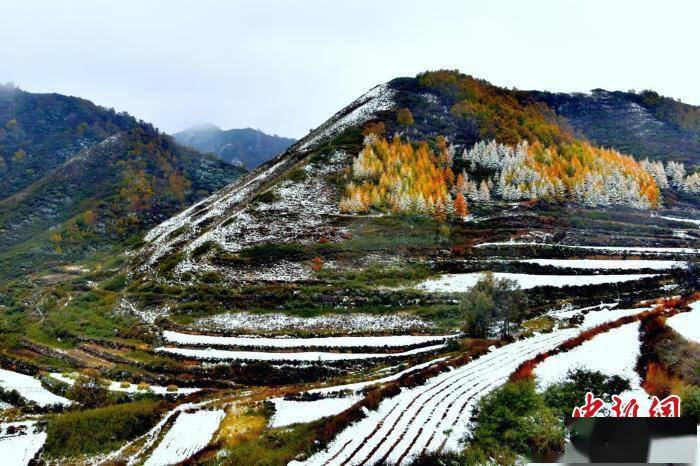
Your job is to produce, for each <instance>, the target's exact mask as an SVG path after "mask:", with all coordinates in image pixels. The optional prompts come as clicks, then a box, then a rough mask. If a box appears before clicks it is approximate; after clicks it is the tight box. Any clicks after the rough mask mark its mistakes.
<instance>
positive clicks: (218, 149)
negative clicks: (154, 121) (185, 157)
mask: <svg viewBox="0 0 700 466" xmlns="http://www.w3.org/2000/svg"><path fill="white" fill-rule="evenodd" d="M174 137H175V139H176V140H177V141H178V142H179V143H180V144H184V145H186V146H189V147H192V148H194V149H197V150H200V151H202V152H210V153H212V154H215V155H217V156H219V157H220V158H222V159H223V160H225V161H227V162H229V163H234V164H242V165H243V166H245V167H247V168H255V167H257V166H258V165H260V164H262V163H263V162H265V161H267V160H269V159H270V158H272V157H274V156H275V155H277V154H279V153H280V152H282V151H284V150H285V149H286V148H287V147H289V146H290V145H292V144H293V143H294V142H295V140H294V139H291V138H284V137H280V136H276V135H269V134H265V133H263V132H262V131H260V130H259V129H253V128H241V129H229V130H223V129H221V128H219V127H218V126H216V125H213V124H211V123H204V124H199V125H196V126H192V127H190V128H188V129H186V130H184V131H180V132H179V133H175V134H174Z"/></svg>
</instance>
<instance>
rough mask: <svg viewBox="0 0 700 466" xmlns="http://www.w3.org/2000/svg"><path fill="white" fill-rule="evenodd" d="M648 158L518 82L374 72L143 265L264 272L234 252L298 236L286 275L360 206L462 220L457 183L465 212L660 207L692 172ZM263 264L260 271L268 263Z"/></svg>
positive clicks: (150, 250) (164, 229)
mask: <svg viewBox="0 0 700 466" xmlns="http://www.w3.org/2000/svg"><path fill="white" fill-rule="evenodd" d="M395 133H398V134H400V135H402V136H400V137H401V138H402V139H403V140H405V141H412V142H411V143H399V142H398V139H397V137H396V136H394V141H393V142H392V143H391V144H392V145H389V143H388V142H387V141H388V140H390V139H391V136H390V135H392V134H395ZM368 141H369V142H368ZM421 141H422V142H421ZM491 141H492V142H491ZM528 142H529V144H528ZM654 143H655V141H654V140H653V138H652V139H650V140H649V141H648V146H649V147H651V146H653V144H654ZM363 147H364V149H363ZM415 147H418V148H419V149H420V150H418V151H417V152H414V148H415ZM382 154H385V155H382ZM645 167H650V165H649V166H648V165H644V164H639V163H638V161H637V160H635V159H634V158H633V157H631V156H628V155H624V154H621V153H618V152H616V151H615V150H614V149H612V150H607V149H601V148H598V147H596V146H593V145H592V144H590V143H589V142H588V140H587V139H583V138H581V137H580V136H577V133H576V131H575V130H574V129H572V125H571V123H570V122H569V121H568V120H567V119H565V118H563V117H561V116H559V115H557V114H556V112H555V111H554V110H553V109H552V108H550V107H548V106H546V105H544V104H543V103H541V102H540V101H538V100H535V99H533V98H531V97H528V96H524V94H523V93H521V92H518V91H510V90H506V89H501V88H497V87H495V86H492V85H490V84H489V83H487V82H485V81H481V80H477V79H474V78H471V77H469V76H465V75H460V74H458V73H456V72H450V71H438V72H431V73H425V74H422V75H419V76H418V77H417V78H400V79H396V80H394V81H391V82H390V83H388V84H385V85H381V86H377V87H376V88H374V89H372V90H371V91H370V92H368V93H367V94H365V95H364V96H363V97H361V98H360V99H358V100H357V101H355V102H354V103H353V104H351V105H350V106H348V107H347V108H345V109H343V110H342V111H340V112H338V113H337V114H336V115H334V116H333V117H332V118H331V119H329V120H328V121H327V122H326V123H324V124H323V125H321V126H320V127H319V128H318V129H316V130H315V131H314V132H312V133H311V134H309V135H308V136H306V137H305V138H303V139H302V140H300V141H299V142H298V143H296V144H295V145H293V146H292V147H291V148H289V149H288V150H287V151H286V152H285V153H284V154H282V155H280V156H279V157H277V158H276V159H274V160H272V161H270V162H268V163H267V164H265V165H263V166H262V167H261V168H259V169H258V170H256V171H255V172H253V173H251V174H250V175H248V176H246V177H244V178H241V179H240V180H239V181H237V182H235V183H233V184H232V185H230V186H228V187H227V188H225V189H223V190H222V191H221V192H219V193H217V194H216V195H215V196H213V197H211V198H209V199H207V200H205V201H203V202H201V203H199V204H197V205H195V206H193V207H191V208H190V209H188V210H187V211H185V212H183V213H182V214H180V215H178V216H176V217H174V218H173V219H171V220H168V221H167V222H165V223H163V224H162V225H160V226H158V227H157V228H155V229H154V230H152V231H151V232H150V233H149V234H148V235H147V236H146V239H147V241H149V243H150V244H149V245H147V246H146V248H145V250H144V252H145V254H144V255H143V256H139V257H140V258H144V257H145V258H148V259H147V262H146V264H145V265H142V266H145V267H146V268H150V267H152V266H154V265H156V264H158V263H162V262H165V263H167V264H168V265H169V266H170V267H174V266H177V267H176V269H175V270H176V271H177V273H178V274H181V273H187V276H190V275H191V274H190V272H195V275H197V273H198V272H204V271H208V272H212V273H213V272H214V271H216V272H219V273H222V274H223V276H224V277H225V278H226V279H228V280H234V281H235V280H240V279H241V277H248V276H256V275H255V273H253V275H251V271H250V270H248V267H249V265H250V261H249V260H244V259H243V258H240V259H234V258H235V257H238V256H237V255H238V254H240V253H242V254H247V253H246V251H247V250H248V248H254V247H257V246H261V247H262V245H267V244H269V243H275V244H279V243H287V244H291V245H295V244H301V245H306V246H307V252H305V253H303V254H298V253H296V252H294V253H293V252H289V253H281V254H280V257H277V258H276V259H277V260H278V261H279V262H276V264H277V265H278V266H279V267H283V268H284V270H281V269H280V271H279V272H280V275H279V276H280V277H289V276H290V274H291V276H292V277H294V276H296V277H298V278H303V277H306V276H309V271H308V270H307V268H306V266H305V265H303V264H304V261H308V260H310V259H311V258H312V257H313V253H312V252H309V251H310V249H309V248H308V246H309V245H314V244H315V243H316V246H313V247H314V248H319V251H320V250H325V249H328V250H329V253H332V254H335V253H334V252H332V251H333V249H334V247H335V246H333V245H338V247H339V248H340V249H343V245H344V244H346V243H348V241H347V240H343V238H347V237H355V236H356V235H357V234H359V233H360V230H361V229H362V228H367V227H366V225H367V224H368V223H372V222H376V221H375V220H373V219H372V215H370V216H369V218H368V217H365V216H364V215H366V214H371V213H372V212H382V211H383V212H387V211H390V212H394V213H402V214H428V215H429V216H432V217H436V218H437V219H438V220H440V219H442V220H443V221H444V219H445V218H446V217H451V218H455V219H456V220H458V219H459V215H458V214H457V213H455V212H456V210H455V209H456V207H455V202H457V197H460V198H461V199H460V201H459V203H460V204H462V203H463V204H465V205H464V206H461V205H460V208H459V210H460V211H462V215H466V214H465V212H466V211H468V210H471V211H473V212H481V211H486V212H494V211H495V212H497V211H499V210H502V209H504V208H506V207H507V203H508V202H512V201H532V202H546V203H550V204H553V205H560V204H561V203H566V204H575V205H579V206H589V207H609V206H618V207H633V208H635V209H642V210H643V209H649V208H652V209H655V208H657V207H659V206H660V204H659V202H660V200H661V198H662V195H661V189H662V188H663V189H664V190H665V192H666V193H667V196H666V197H668V198H669V199H672V198H674V199H675V197H676V196H677V195H679V194H673V192H671V191H669V190H670V189H672V188H673V187H674V186H675V187H677V188H678V189H677V190H676V191H674V192H680V191H682V190H683V187H684V186H686V185H685V184H684V183H687V184H688V185H690V184H692V183H691V182H692V181H693V180H692V179H691V178H683V176H682V175H681V176H680V177H679V178H678V179H677V180H676V181H674V182H672V183H670V182H669V179H671V178H672V177H671V171H673V169H674V168H675V165H673V164H672V163H671V165H668V166H667V167H665V168H664V166H661V167H660V170H656V168H654V170H651V168H650V169H647V168H645ZM394 168H395V172H394ZM652 168H653V167H652ZM657 168H658V167H657ZM667 172H668V173H669V175H668V176H667ZM397 183H399V184H400V185H397ZM688 189H690V188H688ZM463 201H464V202H463ZM669 202H670V201H669ZM467 203H468V204H469V206H468V207H467V206H466V204H467ZM348 213H350V214H364V215H350V216H346V215H345V214H348ZM358 228H360V230H358ZM321 240H323V241H327V242H330V245H328V244H325V245H322V246H319V245H317V243H318V242H319V241H321ZM352 243H353V244H354V243H355V242H352ZM261 252H262V251H261ZM287 255H289V256H290V257H286V256H287ZM345 256H347V254H345ZM168 257H170V258H172V259H168ZM194 257H196V258H197V260H193V258H194ZM225 258H230V259H225ZM290 258H296V260H292V261H291V262H290V260H289V259H290ZM299 258H303V260H302V261H299V260H298V259H299ZM173 261H174V262H173ZM253 262H255V261H253ZM228 264H230V265H228ZM260 265H262V264H260ZM269 265H270V264H266V268H267V269H268V270H266V272H265V274H266V275H267V274H271V275H273V276H274V273H272V272H271V271H270V270H269ZM338 267H340V266H338ZM292 271H296V272H295V273H296V275H294V273H293V272H292ZM283 272H284V273H283ZM261 273H262V272H261Z"/></svg>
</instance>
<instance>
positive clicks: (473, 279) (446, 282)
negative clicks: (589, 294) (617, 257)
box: [416, 272, 656, 293]
mask: <svg viewBox="0 0 700 466" xmlns="http://www.w3.org/2000/svg"><path fill="white" fill-rule="evenodd" d="M485 275H486V274H485V273H483V272H473V273H454V274H452V273H451V274H445V275H442V276H441V277H440V278H437V279H430V280H426V281H424V282H422V283H420V284H419V285H418V286H417V287H416V288H417V289H420V290H425V291H429V292H441V293H456V292H466V291H467V290H468V289H469V288H471V287H472V286H474V285H476V283H477V282H478V281H479V280H481V279H482V278H483V277H484V276H485ZM655 276H656V275H654V274H628V275H530V274H524V273H507V272H494V273H493V277H494V278H496V279H509V280H514V281H515V282H517V284H518V285H520V287H521V288H522V289H524V290H528V289H530V288H536V287H538V286H555V287H563V286H584V285H600V284H603V283H623V282H628V281H633V280H641V279H643V278H648V277H655Z"/></svg>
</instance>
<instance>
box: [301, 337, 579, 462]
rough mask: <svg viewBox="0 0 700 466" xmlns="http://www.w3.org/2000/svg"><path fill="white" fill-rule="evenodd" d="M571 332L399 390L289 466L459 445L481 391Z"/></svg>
mask: <svg viewBox="0 0 700 466" xmlns="http://www.w3.org/2000/svg"><path fill="white" fill-rule="evenodd" d="M577 333H578V330H576V329H565V330H559V331H555V332H553V333H550V334H546V335H537V336H534V337H532V338H528V339H525V340H520V341H517V342H515V343H512V344H509V345H506V346H504V347H501V348H497V349H493V350H492V351H491V352H489V353H488V354H486V355H484V356H482V357H480V358H477V359H475V360H474V361H472V362H470V363H468V364H465V365H464V366H461V367H458V368H455V369H453V370H451V371H447V372H443V373H441V374H439V375H437V376H435V377H433V378H431V379H429V380H428V381H427V382H426V383H425V384H423V385H420V386H418V387H415V388H408V389H404V390H403V391H402V392H401V393H400V394H399V395H397V396H395V397H392V398H388V399H386V400H384V401H382V402H381V403H380V405H379V408H378V409H377V410H376V411H369V412H368V413H367V416H366V417H365V418H363V419H362V420H360V421H358V422H356V423H354V424H353V425H351V426H349V427H348V428H346V429H345V430H343V431H341V432H340V433H339V434H338V435H337V436H336V437H335V439H334V440H333V441H332V442H331V443H330V444H329V446H328V447H327V448H326V449H325V450H323V451H321V452H319V453H317V454H316V455H314V456H312V457H311V458H309V459H308V460H306V461H303V462H302V461H293V462H292V463H290V465H295V466H300V465H309V466H310V465H341V464H350V465H359V464H374V463H375V462H381V461H386V462H388V463H391V464H406V463H408V462H409V460H410V459H411V458H412V457H415V456H416V455H418V454H420V453H421V452H423V451H435V450H438V449H441V448H444V449H446V450H455V449H459V448H460V440H461V439H462V438H463V437H464V435H465V434H466V433H467V429H468V422H467V420H468V419H469V417H470V415H471V411H472V409H473V407H474V405H475V404H476V403H477V402H478V400H479V399H480V398H481V397H482V396H484V395H485V394H487V393H488V392H490V391H491V390H493V389H494V388H496V387H498V386H499V385H501V384H502V383H503V382H505V381H506V380H507V378H508V376H509V375H510V374H511V373H512V372H513V371H514V370H515V369H516V368H517V366H518V365H519V364H520V363H522V362H523V361H525V360H527V359H529V358H531V357H533V356H534V355H536V354H537V353H539V352H541V351H546V350H547V349H550V348H554V347H555V346H557V345H558V344H560V343H562V342H563V341H565V340H567V339H568V338H571V337H572V336H574V335H576V334H577Z"/></svg>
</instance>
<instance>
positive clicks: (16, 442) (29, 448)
mask: <svg viewBox="0 0 700 466" xmlns="http://www.w3.org/2000/svg"><path fill="white" fill-rule="evenodd" d="M9 428H13V429H14V430H15V433H14V434H10V433H8V429H9ZM45 441H46V432H39V431H37V430H36V427H35V424H34V422H9V423H2V424H0V458H2V464H4V465H8V466H24V465H27V464H29V461H30V460H31V459H32V458H34V456H36V454H37V453H38V452H39V450H40V449H41V447H42V446H43V445H44V442H45Z"/></svg>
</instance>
